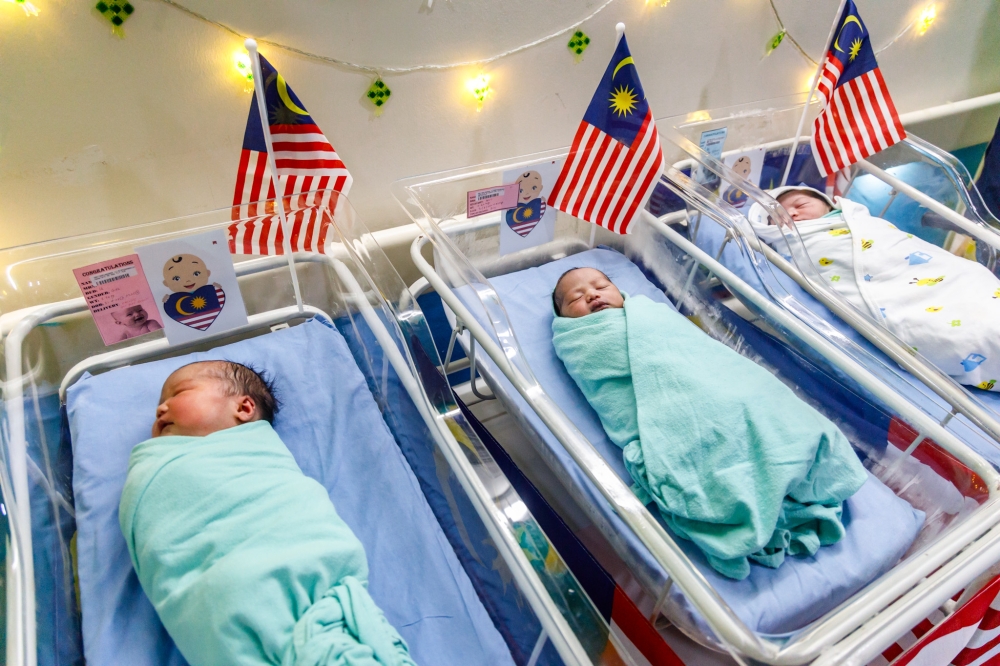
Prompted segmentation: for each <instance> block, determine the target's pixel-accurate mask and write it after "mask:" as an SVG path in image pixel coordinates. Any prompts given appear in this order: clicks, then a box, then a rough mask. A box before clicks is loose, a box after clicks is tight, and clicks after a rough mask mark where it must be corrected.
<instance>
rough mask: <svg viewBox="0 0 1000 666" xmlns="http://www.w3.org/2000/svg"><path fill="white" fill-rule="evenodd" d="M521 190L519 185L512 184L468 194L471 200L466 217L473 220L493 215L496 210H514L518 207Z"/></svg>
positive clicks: (473, 191)
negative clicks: (489, 214) (518, 196)
mask: <svg viewBox="0 0 1000 666" xmlns="http://www.w3.org/2000/svg"><path fill="white" fill-rule="evenodd" d="M519 188H520V184H519V183H510V184H509V185H498V186H497V187H487V188H484V189H481V190H472V191H471V192H469V193H468V197H469V199H468V201H467V202H466V207H465V216H466V217H468V218H472V217H477V216H479V215H485V214H486V213H492V212H493V211H495V210H504V209H505V208H513V207H514V206H516V205H517V195H518V193H519V191H520V189H519Z"/></svg>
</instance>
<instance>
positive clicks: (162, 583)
mask: <svg viewBox="0 0 1000 666" xmlns="http://www.w3.org/2000/svg"><path fill="white" fill-rule="evenodd" d="M277 407H278V406H277V402H276V400H275V398H274V395H273V392H272V390H271V387H270V385H269V383H268V382H267V381H265V379H264V378H263V377H261V376H260V375H259V374H258V373H257V372H255V371H254V370H252V369H251V368H248V367H246V366H244V365H240V364H238V363H231V362H228V361H212V362H204V363H193V364H191V365H186V366H184V367H182V368H180V369H179V370H177V371H176V372H174V373H173V374H172V375H170V377H169V378H168V379H167V381H166V382H165V383H164V385H163V390H162V393H161V396H160V405H159V406H158V407H157V408H156V421H155V422H154V424H153V431H152V438H151V439H149V440H146V441H145V442H142V443H140V444H138V445H137V446H136V447H135V448H134V449H133V450H132V454H131V457H130V458H129V470H128V477H127V479H126V482H125V488H124V491H123V492H122V498H121V504H120V506H119V520H120V523H121V528H122V532H123V534H124V535H125V540H126V542H127V544H128V549H129V554H130V555H131V558H132V564H133V566H134V567H135V571H136V573H137V574H138V577H139V581H140V583H141V584H142V588H143V590H144V591H145V593H146V595H147V596H148V597H149V600H150V601H151V602H152V603H153V606H154V607H155V608H156V612H157V614H158V615H159V617H160V620H161V621H162V622H163V625H164V627H165V628H166V629H167V632H168V633H169V634H170V637H171V638H172V639H173V640H174V643H176V645H177V648H178V649H179V650H180V652H181V654H182V655H183V656H184V658H185V659H186V660H187V661H188V662H189V663H190V664H192V666H216V665H218V664H241V665H242V664H261V665H263V664H282V665H283V666H293V665H294V666H320V665H333V664H338V665H339V664H351V665H352V666H353V665H355V664H371V665H373V666H374V665H375V664H382V665H386V664H396V665H400V666H408V665H412V664H413V662H412V661H411V659H410V657H409V652H408V650H407V647H406V643H405V642H404V641H403V639H402V638H401V637H400V636H399V634H398V633H397V632H396V630H395V629H393V627H392V626H391V625H390V624H389V623H388V622H387V621H386V619H385V617H384V615H383V614H382V611H381V610H380V609H379V608H378V607H377V606H376V605H375V602H374V601H373V600H372V599H371V597H370V596H369V595H368V591H367V589H366V584H367V582H366V581H367V576H368V566H367V562H366V560H365V552H364V548H363V547H362V545H361V542H360V541H358V539H357V537H355V535H354V534H353V532H351V529H350V528H349V527H348V526H347V525H346V524H345V523H344V522H343V520H341V519H340V517H339V516H338V515H337V512H336V511H335V510H334V507H333V504H332V503H331V502H330V497H329V495H328V494H327V492H326V489H325V488H323V486H322V485H321V484H319V483H318V482H316V481H315V480H313V479H310V478H308V477H306V476H305V475H304V474H303V473H302V471H301V470H300V469H299V467H298V465H297V464H296V462H295V459H294V458H293V457H292V455H291V453H290V452H289V451H288V449H287V448H286V447H285V445H284V444H283V443H282V441H281V439H280V438H279V437H278V435H277V434H276V433H275V431H274V429H273V428H272V427H271V423H272V421H273V419H274V414H275V412H276V411H277Z"/></svg>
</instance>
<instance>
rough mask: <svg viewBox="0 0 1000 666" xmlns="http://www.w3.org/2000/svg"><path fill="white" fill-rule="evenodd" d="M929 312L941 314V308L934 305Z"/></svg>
mask: <svg viewBox="0 0 1000 666" xmlns="http://www.w3.org/2000/svg"><path fill="white" fill-rule="evenodd" d="M927 312H941V306H940V305H932V306H931V307H929V308H927Z"/></svg>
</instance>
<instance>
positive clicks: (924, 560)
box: [397, 151, 1000, 666]
mask: <svg viewBox="0 0 1000 666" xmlns="http://www.w3.org/2000/svg"><path fill="white" fill-rule="evenodd" d="M563 156H565V151H550V152H548V153H544V154H539V155H535V156H531V157H530V158H524V159H523V160H520V161H510V162H508V163H505V167H506V168H511V169H513V168H518V167H519V166H523V165H526V164H530V163H533V162H537V161H541V160H543V159H546V160H548V159H559V158H560V157H563ZM491 168H492V169H494V170H496V169H499V168H500V167H497V166H493V165H484V166H483V167H481V168H475V169H473V170H467V171H464V172H463V173H462V174H461V175H451V174H440V175H439V176H438V177H437V180H435V177H433V176H432V177H428V179H426V180H422V181H421V183H420V184H419V185H417V184H415V183H413V181H414V179H410V181H409V182H410V183H412V187H410V186H408V185H407V184H406V183H403V184H400V189H397V198H399V199H400V201H401V203H404V201H405V202H406V203H405V204H404V208H405V207H407V205H406V204H411V208H407V210H408V212H411V215H413V212H412V211H419V212H418V217H417V219H416V221H417V223H418V224H419V225H420V226H421V228H422V229H423V231H424V232H425V235H424V236H422V237H420V238H418V239H416V240H415V241H414V243H413V245H412V246H411V257H412V259H413V261H414V263H415V264H416V266H417V267H418V269H419V270H420V272H421V273H422V275H423V276H424V278H425V279H426V280H427V281H428V283H429V284H430V285H431V287H433V288H434V289H435V290H436V291H437V292H438V294H439V295H440V296H441V298H442V300H443V301H444V303H445V304H446V305H447V306H448V307H449V308H450V309H451V310H452V312H453V313H454V314H455V315H456V317H457V319H458V320H459V321H460V322H461V325H462V326H464V327H465V328H466V329H467V330H468V331H469V333H470V334H471V336H472V338H473V339H474V341H475V344H476V345H478V346H480V347H482V349H483V350H484V351H485V352H486V353H487V355H488V356H489V357H490V358H491V359H492V361H493V362H494V363H495V364H496V365H497V367H498V368H499V369H500V370H501V372H503V374H504V375H505V376H506V377H507V379H509V380H510V382H511V383H512V384H513V386H514V387H515V389H516V390H517V391H518V393H520V395H521V396H522V397H523V398H524V399H525V400H526V401H527V402H528V404H529V405H530V406H531V408H532V409H533V410H534V411H535V413H536V414H537V415H538V416H539V418H540V419H541V420H542V421H543V422H544V424H545V425H546V426H547V427H548V428H549V429H550V430H551V431H552V433H553V434H554V435H555V436H556V437H557V439H558V440H559V441H560V442H561V443H562V445H563V446H564V447H565V449H566V450H567V452H568V453H569V454H570V455H571V456H572V458H573V459H574V460H575V461H576V463H577V464H578V465H579V467H580V468H581V469H582V470H583V471H584V473H585V474H586V475H587V476H588V477H589V479H590V480H591V481H592V482H593V483H594V484H595V486H596V487H597V488H598V489H599V490H600V492H601V494H602V495H603V496H604V497H605V498H606V499H607V501H608V502H609V503H610V504H611V506H612V507H613V508H614V510H615V511H616V512H617V513H618V514H619V515H620V516H621V518H622V519H623V520H624V521H625V522H626V523H627V524H628V525H629V527H630V528H631V529H632V530H633V531H634V533H635V534H636V535H637V536H638V537H639V538H640V539H641V540H642V542H643V544H644V545H645V546H646V547H647V548H648V549H649V551H650V553H651V554H652V555H653V556H654V558H655V559H656V560H657V562H658V563H659V564H660V565H661V566H662V567H663V568H664V569H665V570H666V571H667V572H669V574H670V575H671V576H672V582H673V583H676V584H677V585H678V586H679V587H680V588H681V589H682V591H683V592H684V594H685V595H686V596H687V598H688V599H689V601H691V603H692V604H693V605H694V606H695V607H696V608H697V609H698V611H699V612H700V613H701V614H702V615H703V616H704V617H705V619H706V621H707V622H708V623H709V625H710V626H711V628H712V630H713V631H714V632H715V633H716V635H717V636H718V637H719V638H721V639H722V641H723V642H724V643H726V644H728V645H729V646H731V647H732V648H733V649H734V650H735V651H736V652H738V653H740V654H742V655H746V656H748V657H750V658H752V659H755V660H759V661H762V662H765V663H769V664H783V665H789V666H791V665H795V664H803V663H807V662H811V661H813V660H815V663H817V664H845V663H852V664H854V663H857V664H864V663H867V661H868V660H869V659H870V658H872V657H874V656H875V655H876V654H878V653H879V652H880V651H881V650H882V649H884V648H885V647H886V646H888V645H889V644H891V643H892V641H893V640H895V638H897V637H898V636H899V635H901V634H902V633H904V632H905V631H906V630H907V629H909V628H910V627H912V626H913V625H914V624H916V623H917V622H919V621H920V620H922V619H923V618H925V617H926V616H927V615H929V614H930V612H931V611H933V610H934V609H935V608H938V607H940V606H941V605H942V604H944V603H945V602H946V601H947V600H948V599H949V598H950V597H951V596H952V595H954V594H955V593H956V592H958V591H959V590H960V589H962V588H963V587H964V586H965V585H967V584H968V583H969V582H970V581H971V580H973V579H974V578H975V577H976V576H978V575H979V574H980V573H981V572H982V571H984V570H986V569H987V568H988V567H989V566H990V565H992V564H993V563H994V562H995V561H997V559H1000V525H998V523H1000V497H998V488H1000V486H998V483H1000V476H998V474H997V473H996V471H995V470H994V469H993V468H992V467H991V466H990V465H989V464H988V463H987V462H986V461H985V460H983V459H982V458H981V457H980V456H979V455H978V454H976V453H975V452H974V451H972V450H971V449H970V448H969V447H968V446H966V445H965V444H964V443H963V442H961V441H960V440H958V439H957V438H956V437H955V436H954V435H953V434H951V433H949V432H948V431H946V430H945V429H944V428H943V427H942V425H941V424H940V423H938V422H937V421H935V420H933V419H931V418H930V417H929V416H928V415H927V414H925V413H924V412H922V411H921V410H919V409H917V408H916V407H914V406H913V405H912V404H910V403H909V402H908V401H906V400H905V399H903V398H901V397H900V396H899V395H898V394H896V393H894V392H893V391H892V390H891V389H889V388H888V387H887V386H886V385H885V384H883V383H882V382H881V381H880V380H878V378H876V377H875V376H874V375H872V374H871V373H870V372H869V371H868V370H867V369H866V368H864V367H863V366H862V365H861V364H859V363H858V362H857V361H856V360H855V359H852V358H850V357H849V356H848V355H847V354H845V353H844V352H843V351H842V350H841V349H839V348H838V347H837V346H835V345H834V344H832V343H831V342H830V341H828V340H827V339H825V338H824V337H822V336H821V335H819V334H818V333H816V332H815V331H813V330H812V329H811V328H809V327H808V326H806V325H804V324H803V323H802V322H800V321H799V320H798V319H796V318H795V317H793V316H791V315H790V314H788V313H787V312H785V311H784V309H782V308H781V307H779V306H777V305H776V304H774V303H772V302H771V301H770V300H769V299H767V298H766V297H764V296H763V295H761V294H759V293H757V292H756V291H755V290H754V289H753V288H752V287H750V286H749V285H747V284H746V283H745V282H744V281H742V280H741V279H740V278H739V277H737V276H736V275H735V274H733V273H732V272H730V271H729V270H727V269H726V268H725V267H724V266H722V265H721V264H719V262H717V261H716V260H715V259H714V258H712V257H710V256H708V255H707V254H706V253H704V252H703V251H701V250H700V249H698V248H697V247H696V246H694V245H693V244H692V243H690V242H689V241H687V240H686V239H685V238H683V237H682V236H681V235H680V234H678V233H677V232H676V231H675V230H673V229H671V228H670V226H669V225H668V224H667V223H666V221H664V220H659V219H657V218H655V217H654V216H652V215H651V214H649V213H648V212H644V213H643V214H642V217H641V219H640V220H638V221H637V224H642V225H647V226H648V227H649V228H650V229H651V230H653V231H654V233H656V234H658V235H660V236H662V237H663V238H664V239H666V241H668V242H669V243H672V244H673V245H675V246H677V248H679V249H680V250H681V251H682V252H684V253H685V254H687V255H688V256H690V257H693V258H694V259H695V260H696V261H697V262H698V263H699V264H701V265H703V266H705V267H706V268H708V269H709V270H710V271H712V272H713V273H714V274H715V275H716V276H718V277H719V279H720V280H721V281H722V282H723V283H724V284H725V285H726V286H727V287H728V288H729V289H730V290H731V291H732V292H733V293H734V294H736V295H737V296H738V297H739V298H740V299H741V300H743V301H744V302H745V303H748V304H750V305H752V306H753V307H755V308H757V309H759V310H760V311H763V312H765V313H767V314H768V315H769V316H770V317H772V318H773V319H774V320H775V321H777V322H779V323H780V324H781V325H782V326H783V327H784V328H785V329H786V330H787V331H789V332H791V333H792V334H793V335H794V336H795V337H797V338H798V339H799V340H800V341H802V343H804V344H806V345H808V346H809V347H810V348H812V349H813V350H814V351H815V352H816V353H818V354H819V355H821V356H822V357H824V358H825V359H826V360H827V361H828V362H829V363H830V364H831V365H832V366H834V367H835V368H837V369H839V370H840V371H842V372H843V373H844V374H845V375H847V376H848V377H850V378H851V379H853V380H854V381H855V382H857V383H858V385H860V386H861V387H863V388H864V389H866V390H868V391H869V392H871V393H872V394H873V395H875V396H877V397H878V398H879V399H881V400H882V401H883V402H884V403H885V404H886V405H888V406H889V407H891V408H892V409H894V410H895V411H897V413H899V414H901V415H902V416H904V417H905V418H906V419H907V420H908V421H909V422H910V424H911V425H912V426H914V427H916V428H917V429H918V430H919V435H918V437H917V440H916V441H915V442H914V446H912V447H911V449H912V448H915V445H916V444H917V443H919V441H921V440H922V439H923V438H932V439H933V440H934V441H935V442H937V443H938V444H939V445H941V446H942V447H943V448H945V449H946V450H947V451H948V452H949V453H951V454H952V455H954V456H955V457H956V458H958V459H959V460H961V461H962V462H963V463H964V464H966V465H967V466H968V467H969V468H970V469H972V470H973V471H974V472H976V473H977V474H980V475H981V476H982V478H983V479H984V480H985V481H986V483H987V485H988V486H989V493H990V498H989V500H988V501H987V502H986V503H985V504H984V505H983V506H981V507H980V508H979V510H977V512H976V514H975V515H976V518H975V519H974V520H973V519H970V520H966V521H964V522H963V523H962V524H960V525H959V526H957V527H956V528H955V529H954V531H953V532H950V533H949V534H950V538H949V539H947V540H946V541H947V543H945V542H944V541H945V540H939V541H938V542H936V543H934V544H932V545H931V546H929V547H928V548H926V549H924V550H923V551H922V552H920V553H919V554H917V555H915V556H913V557H910V558H908V559H907V560H906V561H905V562H903V563H901V564H900V565H897V566H896V567H895V568H894V569H892V570H891V571H890V572H888V573H887V574H885V575H884V576H882V577H881V578H879V579H877V580H876V581H875V582H873V583H872V584H871V585H869V586H868V587H867V588H865V590H863V591H862V592H861V593H859V594H857V595H855V596H854V597H852V598H851V599H850V600H849V601H847V602H845V603H844V604H842V605H841V606H840V607H839V608H837V609H835V610H834V611H832V612H831V613H828V614H827V615H826V616H824V617H823V618H821V619H820V620H818V621H817V622H815V623H813V624H812V625H811V626H810V627H809V628H808V629H807V630H806V631H804V632H802V633H801V634H799V635H797V636H795V637H793V638H792V639H790V640H789V641H788V642H785V643H779V642H777V641H772V640H769V639H766V638H763V637H761V636H759V635H757V634H755V633H754V632H752V631H751V630H750V629H749V628H747V627H746V625H745V624H744V623H743V622H742V621H741V620H739V619H738V618H737V617H736V616H735V614H734V613H733V612H732V610H731V609H729V607H728V606H727V605H726V603H725V601H724V600H722V599H721V597H719V595H718V594H717V592H716V591H715V590H714V589H713V588H712V587H711V586H710V585H709V584H708V583H707V581H706V580H705V579H704V577H703V576H702V575H701V574H700V572H699V571H698V570H697V569H696V568H695V567H694V565H693V564H692V563H691V562H690V560H689V559H688V558H687V557H686V556H685V555H684V554H683V552H682V551H681V550H680V549H679V548H678V546H677V544H676V543H675V542H674V541H673V540H672V539H671V538H670V536H669V535H667V534H666V532H665V531H664V530H663V528H662V527H661V526H660V524H659V523H658V522H657V521H656V519H655V518H654V517H653V516H652V515H651V514H650V512H649V511H648V510H647V509H646V507H644V506H643V505H642V504H641V502H639V500H638V499H637V498H636V497H635V496H634V495H633V494H632V492H631V491H630V490H629V488H628V487H627V486H626V485H625V484H624V483H623V482H622V481H621V479H619V478H618V476H617V475H616V474H615V472H614V471H613V470H612V469H611V468H610V467H609V466H608V465H607V463H606V462H605V461H604V460H603V458H602V457H601V456H600V454H599V453H598V452H597V451H596V449H595V448H594V446H593V445H592V444H591V443H590V442H589V441H588V440H587V439H586V437H585V436H584V435H583V434H582V433H581V432H580V431H579V429H577V428H576V426H575V425H574V424H573V423H572V422H570V421H569V419H568V418H567V417H566V415H565V414H564V413H563V412H562V410H561V409H560V408H559V407H558V406H557V405H556V404H555V402H554V401H553V400H552V399H551V398H550V397H549V396H548V395H547V394H546V393H545V391H544V389H543V388H542V387H541V386H540V385H539V383H538V382H537V380H536V379H535V378H534V376H533V375H532V373H531V371H530V368H528V367H527V366H526V365H525V364H524V362H523V360H519V359H523V356H522V355H521V354H520V352H519V350H518V345H517V341H516V338H515V336H514V334H513V331H512V329H511V327H510V324H509V322H508V321H507V319H506V313H505V312H504V310H503V305H502V303H500V301H499V299H498V297H497V295H496V292H495V291H494V290H493V289H492V288H491V287H490V286H489V281H488V280H487V279H486V278H485V277H483V276H482V274H481V273H479V272H478V271H477V270H476V268H475V267H473V266H472V264H471V263H470V262H469V261H468V260H467V259H466V258H465V257H464V256H463V255H462V253H461V251H460V250H459V249H458V247H457V246H456V245H455V244H454V242H453V241H452V239H451V237H450V235H451V234H452V233H457V232H459V231H468V230H471V229H475V228H483V227H486V226H491V225H496V224H499V220H496V219H494V220H491V221H483V222H474V221H461V220H449V221H442V225H441V226H439V225H438V223H437V221H436V220H435V219H433V218H432V216H431V215H430V214H428V213H427V211H426V209H424V208H422V207H421V205H420V203H419V202H420V195H419V192H417V190H418V189H419V188H420V187H423V186H429V185H432V184H442V183H447V184H453V183H450V182H449V181H458V180H460V179H461V178H465V177H468V176H469V175H470V174H473V175H483V174H485V173H487V172H489V171H490V170H491ZM671 189H673V190H674V191H675V192H676V193H677V194H679V195H680V196H682V197H683V198H684V199H685V200H686V201H687V202H688V203H689V205H692V206H694V207H696V208H698V209H699V210H701V211H702V212H703V214H706V215H709V216H720V215H725V213H723V212H721V211H720V209H719V208H718V207H715V206H713V205H712V204H711V203H710V202H709V200H708V199H707V198H705V197H704V196H703V195H702V194H701V193H699V192H698V191H697V190H696V189H694V190H692V191H685V190H681V189H680V188H677V187H676V186H675V185H673V184H671ZM428 243H432V244H433V246H434V249H435V251H436V253H437V256H438V257H439V258H440V260H441V261H442V262H443V264H439V265H438V267H435V266H432V265H431V264H430V263H429V262H428V261H427V260H426V259H425V258H424V256H423V253H422V249H423V247H424V246H425V245H427V244H428ZM439 270H443V271H446V273H450V272H455V273H464V274H470V275H475V276H476V280H477V285H476V291H477V295H478V297H479V298H480V300H481V301H482V303H483V305H484V307H485V309H486V312H487V315H488V317H489V320H490V323H491V324H492V326H491V328H492V329H493V330H492V331H488V330H487V329H486V328H485V327H484V326H483V325H482V324H481V323H480V322H479V321H478V320H477V318H476V317H475V316H474V315H473V314H472V313H471V312H470V311H469V309H468V308H467V307H466V306H465V304H464V303H463V302H462V301H461V300H460V299H459V298H458V297H457V296H456V294H455V293H454V292H453V291H452V289H451V287H449V284H448V280H447V279H446V278H445V277H443V276H442V274H441V273H440V272H439ZM493 388H494V390H496V387H493Z"/></svg>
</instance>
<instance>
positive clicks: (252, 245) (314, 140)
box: [229, 125, 352, 255]
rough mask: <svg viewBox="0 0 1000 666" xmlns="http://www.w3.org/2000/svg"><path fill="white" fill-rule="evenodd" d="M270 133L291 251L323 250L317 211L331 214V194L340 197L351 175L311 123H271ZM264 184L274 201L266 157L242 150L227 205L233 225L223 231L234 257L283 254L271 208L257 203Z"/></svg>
mask: <svg viewBox="0 0 1000 666" xmlns="http://www.w3.org/2000/svg"><path fill="white" fill-rule="evenodd" d="M270 129H271V138H272V146H273V147H274V161H275V166H276V167H277V169H278V175H279V176H280V177H281V178H282V179H283V180H284V188H283V196H284V197H285V200H284V201H285V203H284V205H285V207H286V209H285V213H286V219H287V220H288V224H289V226H290V227H291V228H292V234H291V241H292V252H323V251H324V247H325V242H326V235H327V230H328V227H329V223H330V219H329V217H328V216H324V215H323V211H327V212H328V213H329V214H332V212H333V211H332V209H330V205H329V204H330V194H331V191H335V192H342V193H345V194H346V193H347V191H348V189H350V186H351V183H352V178H351V174H350V173H349V172H348V171H347V167H345V166H344V163H343V162H342V161H341V160H340V157H339V156H338V155H337V151H336V150H334V148H333V146H332V145H331V144H330V142H329V141H327V139H326V137H325V136H323V133H322V132H320V130H319V128H318V127H317V126H316V125H272V126H271V128H270ZM265 183H266V185H267V198H274V196H275V188H274V183H273V180H272V179H271V178H270V167H269V166H268V163H267V153H260V152H257V151H253V150H247V149H244V150H243V154H242V155H241V158H240V169H239V171H238V173H237V181H236V197H235V200H234V201H233V220H234V221H235V223H234V224H232V225H230V227H229V239H230V240H229V249H230V251H231V252H233V253H234V254H266V255H272V254H284V246H283V242H284V232H283V231H282V229H281V224H280V220H279V217H278V215H277V214H276V212H275V211H274V204H273V203H272V202H268V203H267V204H266V210H265V209H264V206H263V205H262V204H261V203H259V201H260V199H261V198H263V197H262V194H263V193H264V187H265ZM290 204H291V205H290ZM289 208H292V210H289ZM296 208H297V209H298V210H295V209H296Z"/></svg>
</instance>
